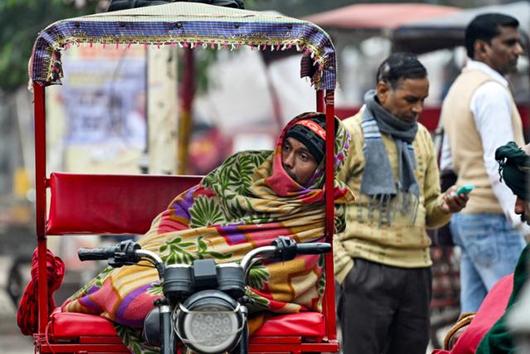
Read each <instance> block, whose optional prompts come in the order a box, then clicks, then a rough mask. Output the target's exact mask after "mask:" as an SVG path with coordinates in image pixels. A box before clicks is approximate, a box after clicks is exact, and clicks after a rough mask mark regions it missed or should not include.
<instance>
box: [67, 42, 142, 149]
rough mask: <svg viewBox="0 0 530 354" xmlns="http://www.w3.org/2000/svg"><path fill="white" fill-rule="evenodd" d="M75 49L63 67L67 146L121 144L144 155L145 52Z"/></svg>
mask: <svg viewBox="0 0 530 354" xmlns="http://www.w3.org/2000/svg"><path fill="white" fill-rule="evenodd" d="M72 49H74V50H73V53H69V54H70V55H69V56H68V57H66V58H65V60H64V63H63V65H64V70H65V72H67V73H68V75H67V77H65V80H64V82H63V87H64V88H63V95H64V96H63V98H64V108H65V113H66V115H67V116H68V124H67V130H66V132H65V133H66V136H65V141H66V144H68V145H76V144H101V143H105V144H108V143H115V144H123V145H125V146H128V147H131V148H134V149H139V150H143V149H144V147H145V142H146V119H145V86H146V60H145V49H144V48H142V47H129V48H118V49H116V48H86V47H79V48H72Z"/></svg>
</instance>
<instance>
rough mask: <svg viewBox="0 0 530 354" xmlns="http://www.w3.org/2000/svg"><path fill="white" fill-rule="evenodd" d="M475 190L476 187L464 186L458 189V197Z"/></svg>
mask: <svg viewBox="0 0 530 354" xmlns="http://www.w3.org/2000/svg"><path fill="white" fill-rule="evenodd" d="M473 189H475V185H473V184H464V185H463V186H461V187H459V188H458V189H457V191H456V194H457V195H463V194H469V193H470V192H471V191H472V190H473Z"/></svg>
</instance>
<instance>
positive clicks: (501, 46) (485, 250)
mask: <svg viewBox="0 0 530 354" xmlns="http://www.w3.org/2000/svg"><path fill="white" fill-rule="evenodd" d="M518 26H519V22H518V21H517V20H516V19H515V18H513V17H511V16H506V15H503V14H496V13H490V14H483V15H479V16H477V17H475V18H474V19H473V20H472V21H471V23H470V24H469V25H468V26H467V28H466V35H465V36H466V38H465V43H466V50H467V55H468V62H467V64H466V67H465V68H464V69H463V70H462V73H461V74H460V76H458V77H457V79H456V81H455V82H454V83H453V85H452V86H451V88H450V89H449V92H448V94H447V96H446V98H445V100H444V103H443V106H442V114H441V124H442V127H443V129H444V131H445V137H446V139H444V148H443V153H442V160H441V165H442V169H445V168H452V169H453V170H454V171H455V173H456V174H457V175H458V182H457V183H459V184H465V183H472V184H474V185H475V190H474V191H473V193H472V196H471V199H470V202H469V204H468V206H467V208H466V210H465V211H464V212H463V213H461V214H458V215H454V216H453V218H452V219H451V231H452V234H453V238H454V242H455V243H456V244H457V245H458V246H460V248H461V249H462V256H461V264H460V282H461V294H460V300H461V311H462V312H475V311H477V309H478V307H479V306H480V304H481V302H482V300H483V299H484V297H485V295H486V293H487V292H488V290H489V289H490V288H491V287H492V286H493V284H495V282H496V281H497V280H498V279H499V278H501V277H502V276H504V275H506V274H509V273H512V272H513V270H514V268H515V265H516V263H517V259H518V258H519V255H520V253H521V251H522V249H523V248H524V245H525V241H524V238H523V232H524V231H523V232H522V229H523V227H524V225H523V223H521V220H520V218H519V217H518V216H516V215H515V213H514V212H513V205H514V203H515V197H514V195H513V194H512V193H511V191H510V190H509V189H508V188H507V187H506V186H505V185H503V184H502V183H500V181H499V174H498V165H497V162H496V161H495V149H496V148H497V147H499V146H501V145H504V144H505V143H506V141H515V142H516V143H517V144H518V145H520V146H522V145H523V144H524V141H523V130H522V125H521V118H520V116H519V113H518V112H517V108H516V106H515V103H514V100H513V97H512V94H511V92H510V89H509V86H508V81H506V79H505V78H504V76H505V75H506V74H508V73H509V72H512V71H515V68H516V64H517V59H518V57H519V55H521V54H522V53H523V48H522V47H521V38H520V34H519V32H518V30H517V29H518Z"/></svg>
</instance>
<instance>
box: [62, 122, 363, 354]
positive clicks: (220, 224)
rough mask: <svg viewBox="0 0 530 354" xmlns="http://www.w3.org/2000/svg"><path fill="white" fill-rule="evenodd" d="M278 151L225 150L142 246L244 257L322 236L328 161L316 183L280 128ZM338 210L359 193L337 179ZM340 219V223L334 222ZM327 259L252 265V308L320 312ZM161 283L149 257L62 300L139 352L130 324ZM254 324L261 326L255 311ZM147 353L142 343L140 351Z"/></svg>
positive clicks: (177, 255)
mask: <svg viewBox="0 0 530 354" xmlns="http://www.w3.org/2000/svg"><path fill="white" fill-rule="evenodd" d="M311 114H313V115H314V113H307V114H303V115H300V116H298V117H297V118H295V119H294V120H293V121H291V122H290V123H289V124H288V125H287V126H286V128H285V129H284V130H283V132H282V134H281V135H280V137H279V138H278V141H277V143H276V147H275V150H274V151H273V152H271V151H250V152H242V153H238V154H235V155H233V156H232V157H230V158H228V159H227V160H226V161H225V162H224V163H223V164H222V165H221V166H220V167H218V168H217V169H215V170H214V171H213V172H211V173H210V174H208V175H207V176H206V177H204V179H203V180H202V181H201V183H200V184H199V185H197V186H195V187H192V188H191V189H189V190H187V191H185V192H183V193H182V194H180V195H179V196H177V197H176V198H175V199H174V200H173V201H172V202H171V204H170V205H169V207H168V208H167V209H166V210H165V211H163V212H162V213H161V214H159V215H158V216H157V217H156V218H155V220H154V221H153V223H152V225H151V228H150V230H149V231H148V232H147V234H145V235H144V236H142V237H141V238H140V239H139V243H140V244H141V246H142V248H144V249H148V250H151V251H155V252H157V253H159V254H160V255H161V257H162V259H163V260H164V261H165V262H166V264H175V263H191V262H192V261H193V260H195V259H203V258H213V259H215V260H216V261H217V262H218V263H224V262H238V261H240V260H241V258H242V257H243V256H244V255H245V254H246V253H247V252H249V251H250V250H252V249H254V248H256V247H260V246H264V245H269V244H270V243H271V242H272V241H273V240H274V239H275V238H277V237H278V236H289V237H291V238H293V239H295V240H296V241H297V242H313V241H319V240H322V237H323V235H324V189H323V187H322V186H323V180H324V173H323V171H324V163H322V164H321V166H319V167H318V168H317V170H316V172H315V174H314V176H313V178H312V182H311V187H309V188H305V187H302V186H300V185H299V184H298V183H296V182H295V181H294V180H293V179H291V177H290V176H289V175H288V174H287V173H286V172H285V170H284V169H283V167H282V163H281V149H282V142H283V139H284V135H285V133H286V131H287V130H288V129H289V127H290V126H292V125H293V124H295V123H296V122H297V121H299V120H301V119H305V118H307V117H309V116H311ZM336 124H338V125H339V126H338V129H337V134H336V135H337V139H336V144H335V145H336V147H335V168H336V169H338V168H340V167H341V166H342V163H343V161H344V158H345V152H346V151H347V148H348V145H349V135H348V133H347V132H346V131H345V130H344V129H343V128H342V126H341V124H340V122H339V121H338V120H337V121H336ZM334 196H335V200H336V205H337V207H336V209H337V210H336V218H337V219H340V218H341V217H342V213H341V210H342V208H341V205H344V204H345V203H348V202H350V201H352V200H353V195H352V194H351V192H350V191H349V189H348V188H347V187H346V186H345V185H344V184H343V183H341V182H339V181H335V187H334ZM338 224H343V223H342V222H341V223H338ZM322 265H323V258H322V257H321V256H318V255H300V256H297V257H296V258H295V259H293V260H291V261H287V262H283V263H274V262H262V263H260V264H257V265H256V266H254V267H253V268H252V269H251V271H250V277H249V279H250V283H249V286H248V287H247V295H248V296H249V298H250V299H251V304H250V306H249V309H250V311H251V313H259V312H261V313H263V311H265V310H266V311H270V312H274V313H295V312H300V311H308V310H313V311H320V309H321V301H322V294H323V291H324V287H325V282H326V280H325V278H324V273H323V270H322ZM161 294H162V289H161V286H160V283H159V279H158V274H157V272H156V270H155V269H154V268H153V267H151V266H149V265H148V264H147V263H146V262H145V263H144V262H141V263H139V264H137V265H133V266H125V267H122V268H118V269H113V268H107V269H105V270H104V271H103V272H102V273H101V274H99V275H98V276H97V277H96V278H95V279H93V280H92V281H90V282H89V283H88V284H87V285H86V286H85V287H83V288H82V289H81V290H79V291H78V292H77V293H76V294H74V295H73V296H72V297H71V298H70V299H69V300H67V302H66V303H65V304H64V305H63V310H64V311H70V312H83V313H90V314H98V315H101V316H103V317H105V318H108V319H109V320H112V321H114V322H115V323H117V324H118V325H121V326H118V332H119V334H120V335H121V336H122V337H123V339H124V342H125V344H126V345H128V346H129V348H131V350H132V351H133V352H135V353H136V352H142V350H143V349H142V348H141V345H140V343H139V341H138V339H137V338H136V337H135V336H134V329H138V328H141V327H142V325H143V321H144V318H145V317H146V315H147V314H148V313H149V311H150V310H151V309H152V308H153V301H154V300H155V299H157V298H158V297H160V296H161ZM255 318H256V320H255V322H254V323H253V325H251V328H253V329H256V328H258V327H259V316H255ZM144 352H145V351H144Z"/></svg>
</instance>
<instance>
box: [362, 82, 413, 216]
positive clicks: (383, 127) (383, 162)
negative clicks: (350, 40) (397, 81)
mask: <svg viewBox="0 0 530 354" xmlns="http://www.w3.org/2000/svg"><path fill="white" fill-rule="evenodd" d="M365 104H366V108H365V110H364V112H363V116H362V123H361V127H362V130H363V136H364V147H363V150H364V157H365V160H366V165H365V168H364V174H363V177H362V181H361V192H362V193H364V194H366V195H368V196H370V198H371V200H372V202H371V204H370V209H379V211H380V213H379V215H380V217H379V224H380V225H383V224H385V225H390V224H391V220H392V218H393V213H394V212H395V211H396V210H395V209H397V210H398V211H399V212H400V213H401V214H403V215H410V217H411V222H414V221H415V217H416V210H417V207H418V198H419V186H418V182H417V181H416V177H415V175H414V169H415V168H416V158H415V155H414V148H413V146H412V142H413V141H414V138H415V137H416V132H417V130H418V125H417V123H416V122H414V123H408V122H405V121H403V120H401V119H399V118H396V117H394V116H393V115H392V114H391V113H389V112H388V111H387V110H385V109H384V108H383V107H382V106H381V105H380V104H379V103H378V102H377V101H376V99H375V91H373V90H371V91H368V92H367V93H366V95H365ZM381 132H383V133H385V134H388V135H390V136H391V137H392V138H393V139H394V141H395V143H396V149H397V154H398V164H399V168H398V171H399V179H398V180H397V181H396V180H395V179H394V176H393V174H392V168H391V166H390V161H389V159H388V155H387V151H386V149H385V146H384V143H383V139H382V137H381ZM396 198H397V199H396ZM393 200H397V201H398V202H397V203H392V201H393ZM392 205H397V208H396V207H392ZM371 214H372V215H374V214H373V213H371Z"/></svg>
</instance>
